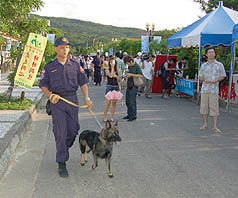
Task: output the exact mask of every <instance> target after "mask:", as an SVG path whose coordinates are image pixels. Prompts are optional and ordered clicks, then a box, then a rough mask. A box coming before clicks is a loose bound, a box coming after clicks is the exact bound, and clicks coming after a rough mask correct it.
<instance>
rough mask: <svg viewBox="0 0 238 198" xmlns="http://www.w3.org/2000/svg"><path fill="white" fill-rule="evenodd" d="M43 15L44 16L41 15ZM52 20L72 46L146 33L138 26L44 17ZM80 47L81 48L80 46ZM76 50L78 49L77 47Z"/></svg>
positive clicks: (137, 36) (53, 25) (90, 44)
mask: <svg viewBox="0 0 238 198" xmlns="http://www.w3.org/2000/svg"><path fill="white" fill-rule="evenodd" d="M40 17H42V16H40ZM42 18H45V19H48V20H50V22H51V26H52V27H55V28H59V29H61V30H62V31H63V33H64V36H65V37H67V38H68V39H69V41H70V42H71V43H72V44H73V46H72V47H75V48H76V47H77V46H86V41H87V40H88V45H89V46H93V45H94V46H95V45H96V43H100V42H102V43H110V42H111V41H112V38H117V39H118V40H121V39H122V38H140V37H141V35H145V32H146V31H145V30H142V29H137V28H125V27H116V26H112V25H102V24H99V23H93V22H89V21H82V20H77V19H68V18H61V17H42ZM94 39H95V42H94V43H93V40H94ZM78 49H79V48H78ZM75 51H76V49H75Z"/></svg>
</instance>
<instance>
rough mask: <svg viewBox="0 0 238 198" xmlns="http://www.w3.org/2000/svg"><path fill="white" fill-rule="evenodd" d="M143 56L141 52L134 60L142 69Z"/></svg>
mask: <svg viewBox="0 0 238 198" xmlns="http://www.w3.org/2000/svg"><path fill="white" fill-rule="evenodd" d="M141 56H142V53H141V52H138V53H137V57H136V58H134V61H135V63H137V64H138V65H139V66H140V68H141V66H142V60H141Z"/></svg>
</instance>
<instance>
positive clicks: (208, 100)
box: [200, 93, 219, 117]
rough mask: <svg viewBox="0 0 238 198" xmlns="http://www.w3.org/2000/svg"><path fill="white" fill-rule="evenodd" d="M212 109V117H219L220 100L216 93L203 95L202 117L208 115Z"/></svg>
mask: <svg viewBox="0 0 238 198" xmlns="http://www.w3.org/2000/svg"><path fill="white" fill-rule="evenodd" d="M209 109H210V116H213V117H214V116H219V98H218V94H216V93H202V94H201V105H200V113H201V114H202V115H208V110H209Z"/></svg>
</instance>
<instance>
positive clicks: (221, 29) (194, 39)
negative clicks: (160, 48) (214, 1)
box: [167, 1, 238, 91]
mask: <svg viewBox="0 0 238 198" xmlns="http://www.w3.org/2000/svg"><path fill="white" fill-rule="evenodd" d="M236 23H238V12H237V11H234V10H232V9H229V8H226V7H224V6H223V2H222V1H220V2H219V7H218V8H216V9H215V10H213V11H212V12H210V13H208V14H207V15H205V16H204V17H202V18H200V19H199V20H198V21H196V22H194V23H193V24H191V25H189V26H188V27H186V28H184V29H183V30H181V31H179V32H177V33H175V34H174V35H172V36H171V37H169V38H168V40H167V54H168V52H169V49H172V48H188V47H199V67H198V69H199V68H200V66H201V53H202V48H203V47H205V46H220V45H221V46H230V45H231V44H232V30H233V26H234V25H235V24H236ZM197 90H198V91H199V83H198V89H197Z"/></svg>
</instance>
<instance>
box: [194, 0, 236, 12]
mask: <svg viewBox="0 0 238 198" xmlns="http://www.w3.org/2000/svg"><path fill="white" fill-rule="evenodd" d="M193 1H195V2H197V3H199V4H200V8H201V10H203V11H205V12H206V13H209V12H211V11H212V10H214V8H217V7H218V5H219V1H220V0H193ZM223 5H224V6H226V7H228V8H231V9H233V10H238V3H237V0H224V1H223Z"/></svg>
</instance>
